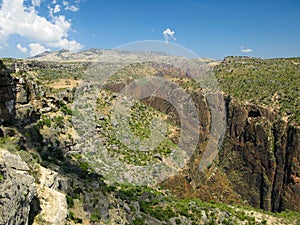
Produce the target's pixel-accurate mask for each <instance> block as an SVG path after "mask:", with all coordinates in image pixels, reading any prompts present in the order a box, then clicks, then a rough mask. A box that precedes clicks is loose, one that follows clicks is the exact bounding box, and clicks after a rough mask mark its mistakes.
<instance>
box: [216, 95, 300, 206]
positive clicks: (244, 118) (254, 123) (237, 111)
mask: <svg viewBox="0 0 300 225" xmlns="http://www.w3.org/2000/svg"><path fill="white" fill-rule="evenodd" d="M227 113H228V114H227V126H228V131H227V138H226V139H225V141H224V143H223V149H222V151H221V152H220V159H219V161H220V165H219V166H220V167H221V168H223V169H224V170H225V172H226V174H227V177H228V179H229V180H230V182H231V184H232V185H233V187H234V189H235V190H236V192H237V193H239V194H240V195H241V196H242V198H243V199H244V200H246V201H247V202H248V203H250V204H251V205H252V206H254V207H260V208H262V209H265V210H271V211H282V210H285V209H290V210H296V211H300V164H299V160H300V129H299V127H296V126H294V125H292V124H290V123H288V122H287V121H285V120H283V119H282V118H280V117H279V116H278V115H277V114H276V113H273V112H271V111H270V110H268V109H265V108H262V107H259V106H255V105H245V104H244V105H243V104H239V103H237V102H235V101H234V100H228V101H227Z"/></svg>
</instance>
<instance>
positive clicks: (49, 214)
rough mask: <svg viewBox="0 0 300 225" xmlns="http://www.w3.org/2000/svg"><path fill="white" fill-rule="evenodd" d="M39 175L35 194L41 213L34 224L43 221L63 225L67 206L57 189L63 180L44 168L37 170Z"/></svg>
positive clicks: (62, 195) (64, 196) (63, 196)
mask: <svg viewBox="0 0 300 225" xmlns="http://www.w3.org/2000/svg"><path fill="white" fill-rule="evenodd" d="M39 173H40V175H39V184H38V185H37V186H38V187H37V193H38V198H39V201H40V207H41V212H40V214H39V215H38V216H37V219H36V220H35V222H34V224H36V225H38V224H40V223H39V222H40V221H43V222H44V223H47V224H53V225H63V224H65V219H66V217H67V215H68V205H67V200H66V195H65V194H63V193H61V192H59V191H58V188H59V186H62V185H61V183H64V179H62V178H61V177H60V176H59V175H58V173H56V172H54V171H52V170H49V169H46V168H44V167H40V168H39Z"/></svg>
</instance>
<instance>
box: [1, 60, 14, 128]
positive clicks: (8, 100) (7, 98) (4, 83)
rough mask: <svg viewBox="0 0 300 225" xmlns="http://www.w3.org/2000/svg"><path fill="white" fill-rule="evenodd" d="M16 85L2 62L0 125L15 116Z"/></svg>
mask: <svg viewBox="0 0 300 225" xmlns="http://www.w3.org/2000/svg"><path fill="white" fill-rule="evenodd" d="M15 99H16V93H15V85H14V83H13V79H12V77H11V76H10V73H9V71H8V70H7V69H6V68H5V66H4V65H3V63H2V61H0V124H2V123H3V122H4V121H9V120H10V119H12V118H13V117H14V116H15Z"/></svg>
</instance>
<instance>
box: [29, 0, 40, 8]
mask: <svg viewBox="0 0 300 225" xmlns="http://www.w3.org/2000/svg"><path fill="white" fill-rule="evenodd" d="M31 3H32V5H33V6H38V7H39V6H40V5H41V0H32V1H31Z"/></svg>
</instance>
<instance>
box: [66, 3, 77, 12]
mask: <svg viewBox="0 0 300 225" xmlns="http://www.w3.org/2000/svg"><path fill="white" fill-rule="evenodd" d="M65 10H68V11H72V12H77V11H79V7H78V6H75V5H71V6H67V7H66V8H65Z"/></svg>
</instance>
